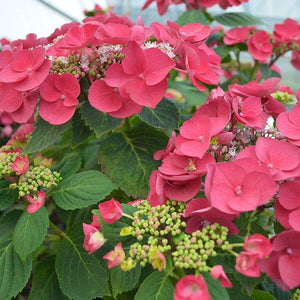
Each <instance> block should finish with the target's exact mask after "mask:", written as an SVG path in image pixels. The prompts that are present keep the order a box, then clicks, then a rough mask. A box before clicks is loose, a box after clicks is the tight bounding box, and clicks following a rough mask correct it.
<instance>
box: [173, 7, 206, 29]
mask: <svg viewBox="0 0 300 300" xmlns="http://www.w3.org/2000/svg"><path fill="white" fill-rule="evenodd" d="M176 23H177V24H178V25H179V26H182V25H186V24H192V23H201V24H204V25H205V24H209V22H208V21H207V19H206V17H205V15H204V13H203V12H202V11H201V10H192V9H191V10H188V11H186V12H185V13H183V14H182V15H181V16H180V17H179V18H178V20H177V22H176Z"/></svg>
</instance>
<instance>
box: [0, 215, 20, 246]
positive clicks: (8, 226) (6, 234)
mask: <svg viewBox="0 0 300 300" xmlns="http://www.w3.org/2000/svg"><path fill="white" fill-rule="evenodd" d="M22 212H23V210H20V209H15V210H12V211H10V212H8V213H7V214H6V215H2V216H1V218H0V232H1V234H0V243H2V242H5V241H7V240H10V239H12V234H13V232H14V229H15V226H16V224H17V222H18V220H19V218H20V216H21V215H22Z"/></svg>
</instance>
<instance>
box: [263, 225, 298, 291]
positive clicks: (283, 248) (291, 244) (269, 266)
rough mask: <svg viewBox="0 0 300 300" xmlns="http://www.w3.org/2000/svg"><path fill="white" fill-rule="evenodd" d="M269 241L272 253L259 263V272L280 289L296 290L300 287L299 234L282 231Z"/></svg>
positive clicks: (292, 231)
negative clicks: (272, 248)
mask: <svg viewBox="0 0 300 300" xmlns="http://www.w3.org/2000/svg"><path fill="white" fill-rule="evenodd" d="M271 241H272V244H273V247H274V251H273V252H272V253H271V254H270V256H269V258H267V259H264V260H260V261H259V268H260V270H261V271H262V272H265V273H267V275H268V276H270V278H271V280H272V281H273V282H275V283H276V285H278V286H279V287H280V288H281V289H283V290H288V289H294V288H296V287H297V286H298V285H300V255H299V254H300V232H297V231H294V230H291V231H284V232H281V233H279V234H277V235H275V236H274V237H273V238H272V239H271Z"/></svg>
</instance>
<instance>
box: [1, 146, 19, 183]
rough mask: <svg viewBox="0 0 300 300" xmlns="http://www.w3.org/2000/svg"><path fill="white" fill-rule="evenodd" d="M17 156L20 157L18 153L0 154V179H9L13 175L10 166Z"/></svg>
mask: <svg viewBox="0 0 300 300" xmlns="http://www.w3.org/2000/svg"><path fill="white" fill-rule="evenodd" d="M1 149H2V148H1ZM17 156H20V153H17V152H0V178H9V177H11V176H14V175H15V171H14V170H13V169H12V165H13V163H14V161H15V159H16V157H17Z"/></svg>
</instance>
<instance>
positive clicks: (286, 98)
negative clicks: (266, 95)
mask: <svg viewBox="0 0 300 300" xmlns="http://www.w3.org/2000/svg"><path fill="white" fill-rule="evenodd" d="M272 97H273V98H274V99H276V100H277V101H279V102H281V103H283V104H295V103H296V99H295V97H294V96H293V95H291V94H289V93H288V92H281V91H277V92H275V93H273V94H272Z"/></svg>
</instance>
